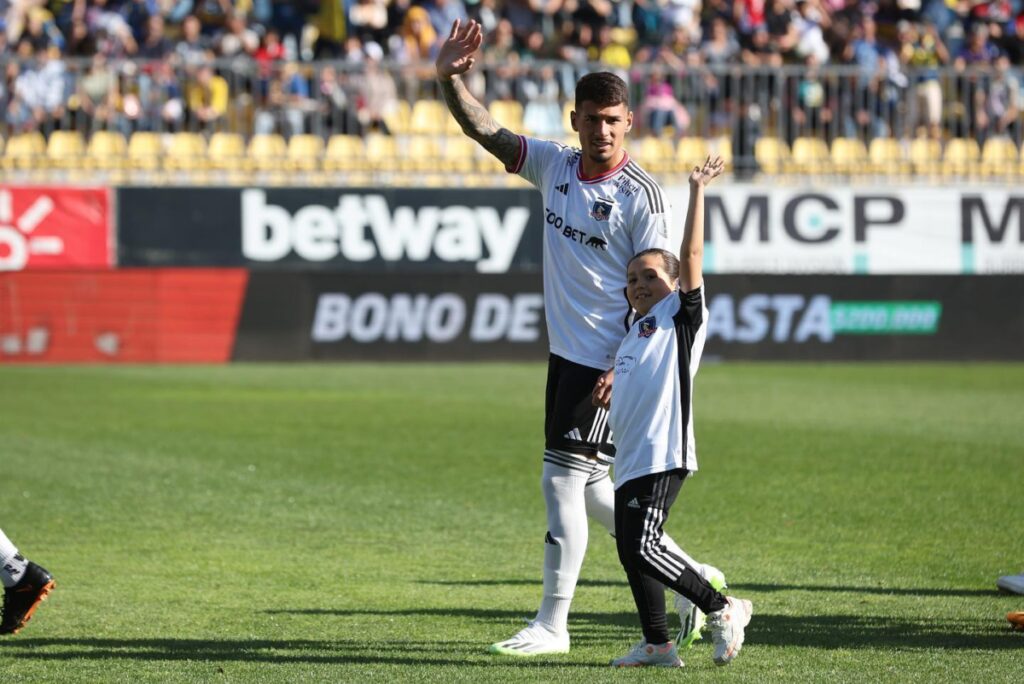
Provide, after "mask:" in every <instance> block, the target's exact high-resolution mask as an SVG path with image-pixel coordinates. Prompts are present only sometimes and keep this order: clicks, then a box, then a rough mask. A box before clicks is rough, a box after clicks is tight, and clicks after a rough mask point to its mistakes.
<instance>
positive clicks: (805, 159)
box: [789, 137, 832, 175]
mask: <svg viewBox="0 0 1024 684" xmlns="http://www.w3.org/2000/svg"><path fill="white" fill-rule="evenodd" d="M789 170H790V171H793V172H796V173H802V174H809V175H817V174H822V173H829V172H831V171H832V159H831V152H830V151H829V149H828V143H826V142H825V141H824V140H822V139H821V138H811V137H800V138H797V139H796V140H794V141H793V156H792V161H791V165H790V169H789Z"/></svg>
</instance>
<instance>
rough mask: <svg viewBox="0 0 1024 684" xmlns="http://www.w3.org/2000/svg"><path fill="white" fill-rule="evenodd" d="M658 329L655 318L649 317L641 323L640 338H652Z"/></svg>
mask: <svg viewBox="0 0 1024 684" xmlns="http://www.w3.org/2000/svg"><path fill="white" fill-rule="evenodd" d="M657 329H658V321H657V320H656V319H655V317H654V316H648V317H647V318H645V319H644V320H642V321H640V334H639V335H638V336H639V337H650V336H651V335H653V334H654V331H655V330H657Z"/></svg>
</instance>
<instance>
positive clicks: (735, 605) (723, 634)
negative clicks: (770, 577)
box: [708, 596, 754, 665]
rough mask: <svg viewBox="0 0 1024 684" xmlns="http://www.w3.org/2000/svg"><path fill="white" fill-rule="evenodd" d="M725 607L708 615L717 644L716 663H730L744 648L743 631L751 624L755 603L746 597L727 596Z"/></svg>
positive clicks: (713, 641) (715, 643)
mask: <svg viewBox="0 0 1024 684" xmlns="http://www.w3.org/2000/svg"><path fill="white" fill-rule="evenodd" d="M725 600H726V602H727V603H726V605H725V608H722V609H721V610H717V611H715V612H714V613H711V615H708V624H709V625H710V626H711V641H712V643H714V645H715V653H714V655H713V656H712V658H713V659H714V661H715V665H728V664H729V663H731V662H732V659H733V658H735V657H736V654H737V653H739V652H740V649H741V648H743V636H744V634H743V631H744V628H745V627H746V626H747V625H749V624H750V616H751V615H753V614H754V605H753V604H752V603H751V602H750V601H747V600H746V599H738V598H733V597H732V596H726V597H725Z"/></svg>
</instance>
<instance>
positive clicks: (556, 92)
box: [522, 65, 565, 140]
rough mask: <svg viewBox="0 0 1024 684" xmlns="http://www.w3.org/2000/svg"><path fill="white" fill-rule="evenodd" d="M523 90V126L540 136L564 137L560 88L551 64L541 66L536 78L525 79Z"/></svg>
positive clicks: (556, 138)
mask: <svg viewBox="0 0 1024 684" xmlns="http://www.w3.org/2000/svg"><path fill="white" fill-rule="evenodd" d="M522 90H523V96H524V97H525V98H526V107H525V109H524V111H523V127H524V128H525V129H526V130H527V131H529V132H530V133H531V134H532V135H535V136H537V137H539V138H546V139H552V140H560V139H562V137H563V136H564V135H565V132H564V130H563V123H562V104H561V97H560V89H559V87H558V80H557V79H556V78H555V70H554V69H553V68H552V67H551V65H545V66H543V67H541V69H540V70H539V71H538V72H537V75H536V77H535V78H531V79H527V80H526V81H524V82H523V85H522Z"/></svg>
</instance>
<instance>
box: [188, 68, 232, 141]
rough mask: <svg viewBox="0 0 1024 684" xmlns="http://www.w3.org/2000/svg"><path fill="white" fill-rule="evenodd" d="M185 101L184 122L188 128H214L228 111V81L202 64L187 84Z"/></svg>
mask: <svg viewBox="0 0 1024 684" xmlns="http://www.w3.org/2000/svg"><path fill="white" fill-rule="evenodd" d="M186 102H187V103H188V112H187V117H186V123H187V124H188V126H189V129H190V130H196V129H202V130H205V131H213V130H216V129H217V125H218V124H219V123H220V122H221V121H222V120H223V119H224V117H225V116H226V115H227V112H228V82H227V81H226V80H225V79H224V77H223V76H219V75H217V74H215V73H213V67H211V66H210V65H209V64H204V65H202V66H200V67H199V69H198V70H197V71H196V75H195V78H194V79H193V80H192V82H191V83H190V84H189V85H188V88H187V90H186Z"/></svg>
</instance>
